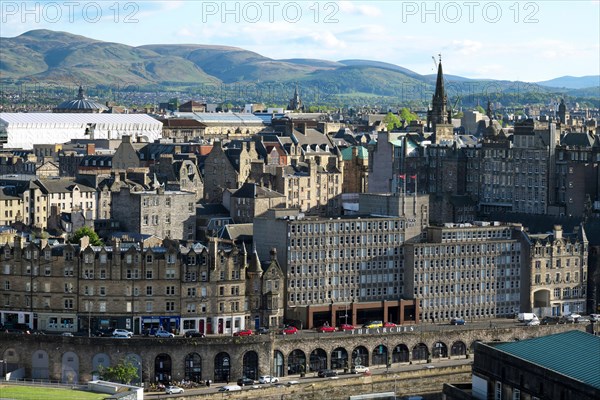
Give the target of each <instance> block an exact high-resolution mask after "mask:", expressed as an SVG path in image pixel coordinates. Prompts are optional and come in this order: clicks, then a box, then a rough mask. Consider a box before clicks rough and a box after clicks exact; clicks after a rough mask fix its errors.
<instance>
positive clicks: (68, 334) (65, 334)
mask: <svg viewBox="0 0 600 400" xmlns="http://www.w3.org/2000/svg"><path fill="white" fill-rule="evenodd" d="M60 335H61V336H65V337H73V333H72V332H63V333H61V334H60Z"/></svg>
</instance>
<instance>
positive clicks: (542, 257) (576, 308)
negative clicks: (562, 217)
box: [521, 225, 589, 316]
mask: <svg viewBox="0 0 600 400" xmlns="http://www.w3.org/2000/svg"><path fill="white" fill-rule="evenodd" d="M527 242H528V243H527V244H528V250H529V251H528V260H527V262H526V266H527V267H528V268H529V270H528V271H527V273H526V274H524V276H523V280H522V285H523V286H525V288H527V290H524V291H523V292H522V297H521V308H522V310H523V311H533V312H535V313H537V314H538V315H555V316H558V315H565V314H569V313H572V312H574V313H584V312H585V311H586V297H587V284H588V250H589V248H588V240H587V236H586V234H585V230H584V229H583V226H580V227H579V229H578V231H576V232H574V233H571V234H566V233H564V232H563V229H562V227H561V226H560V225H556V226H555V227H554V230H553V232H552V233H550V234H528V235H527Z"/></svg>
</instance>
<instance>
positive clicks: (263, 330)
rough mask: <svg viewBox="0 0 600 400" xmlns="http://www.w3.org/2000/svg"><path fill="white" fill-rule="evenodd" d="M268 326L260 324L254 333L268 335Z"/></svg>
mask: <svg viewBox="0 0 600 400" xmlns="http://www.w3.org/2000/svg"><path fill="white" fill-rule="evenodd" d="M269 332H270V331H269V328H267V327H265V326H261V327H260V328H258V329H257V330H256V334H257V335H268V334H269Z"/></svg>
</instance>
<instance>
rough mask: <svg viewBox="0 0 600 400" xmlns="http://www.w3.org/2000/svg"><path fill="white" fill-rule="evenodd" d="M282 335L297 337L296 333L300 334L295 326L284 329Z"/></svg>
mask: <svg viewBox="0 0 600 400" xmlns="http://www.w3.org/2000/svg"><path fill="white" fill-rule="evenodd" d="M281 333H282V334H284V335H295V334H296V333H298V328H296V327H295V326H288V327H285V328H283V330H282V331H281Z"/></svg>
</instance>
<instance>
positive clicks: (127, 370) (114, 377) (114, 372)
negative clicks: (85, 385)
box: [98, 360, 139, 385]
mask: <svg viewBox="0 0 600 400" xmlns="http://www.w3.org/2000/svg"><path fill="white" fill-rule="evenodd" d="M98 373H99V374H100V379H102V380H103V381H109V382H117V383H124V384H126V385H129V384H130V383H131V381H133V380H134V379H137V378H139V376H138V369H137V367H136V366H135V365H133V363H132V362H131V361H130V360H122V361H121V362H120V363H118V364H116V365H114V366H112V367H106V368H105V367H104V366H102V365H100V367H99V368H98Z"/></svg>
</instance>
